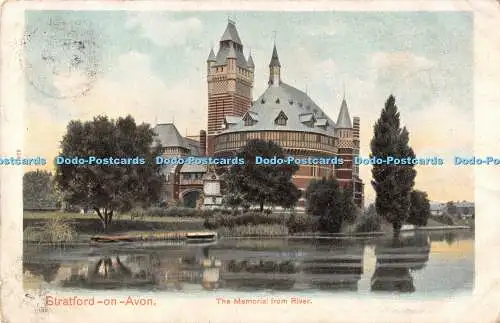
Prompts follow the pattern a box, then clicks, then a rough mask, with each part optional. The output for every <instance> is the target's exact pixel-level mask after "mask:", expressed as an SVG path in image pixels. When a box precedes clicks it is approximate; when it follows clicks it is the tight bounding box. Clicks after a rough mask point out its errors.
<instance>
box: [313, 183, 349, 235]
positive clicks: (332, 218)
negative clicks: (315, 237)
mask: <svg viewBox="0 0 500 323" xmlns="http://www.w3.org/2000/svg"><path fill="white" fill-rule="evenodd" d="M305 197H306V200H307V208H306V210H307V213H309V214H312V215H314V216H319V230H320V231H322V232H329V233H337V232H340V230H341V229H342V225H343V224H344V222H347V223H353V222H354V221H355V219H356V207H355V204H354V201H353V198H352V190H349V189H347V190H343V189H342V188H341V187H340V185H339V183H338V181H337V180H336V179H335V178H333V177H330V178H322V179H320V180H313V181H311V183H310V184H309V186H308V187H307V190H306V193H305Z"/></svg>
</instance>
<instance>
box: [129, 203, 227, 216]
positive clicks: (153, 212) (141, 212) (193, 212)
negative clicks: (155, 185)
mask: <svg viewBox="0 0 500 323" xmlns="http://www.w3.org/2000/svg"><path fill="white" fill-rule="evenodd" d="M215 212H221V213H224V214H230V213H231V212H232V211H231V210H208V209H207V210H200V209H193V208H189V207H178V206H172V207H168V208H162V207H150V208H147V209H142V208H136V209H133V210H132V211H131V212H130V215H131V217H132V218H137V217H139V218H144V217H178V218H206V217H210V216H212V215H213V214H214V213H215Z"/></svg>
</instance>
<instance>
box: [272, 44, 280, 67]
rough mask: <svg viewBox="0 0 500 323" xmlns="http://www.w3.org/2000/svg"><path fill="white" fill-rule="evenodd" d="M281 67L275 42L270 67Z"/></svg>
mask: <svg viewBox="0 0 500 323" xmlns="http://www.w3.org/2000/svg"><path fill="white" fill-rule="evenodd" d="M275 66H277V67H281V64H280V59H279V57H278V50H277V49H276V44H274V48H273V55H272V56H271V62H270V63H269V67H275Z"/></svg>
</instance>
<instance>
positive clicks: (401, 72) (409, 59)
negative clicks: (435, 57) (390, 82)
mask: <svg viewBox="0 0 500 323" xmlns="http://www.w3.org/2000/svg"><path fill="white" fill-rule="evenodd" d="M435 66H436V63H435V62H433V61H431V60H429V59H428V58H426V57H423V56H418V55H415V54H413V53H411V52H377V53H375V54H373V55H372V57H371V67H372V69H374V70H375V71H376V73H377V76H378V78H379V79H385V78H388V77H391V78H394V77H396V78H397V80H405V79H408V78H411V77H414V76H415V75H417V74H418V73H419V72H423V71H429V70H431V69H432V68H434V67H435ZM397 80H395V81H397Z"/></svg>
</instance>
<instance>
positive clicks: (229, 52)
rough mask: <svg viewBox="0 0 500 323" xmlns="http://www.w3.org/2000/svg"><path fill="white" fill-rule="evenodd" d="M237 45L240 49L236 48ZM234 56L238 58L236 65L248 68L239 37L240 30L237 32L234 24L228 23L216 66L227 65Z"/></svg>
mask: <svg viewBox="0 0 500 323" xmlns="http://www.w3.org/2000/svg"><path fill="white" fill-rule="evenodd" d="M227 42H229V43H227ZM235 44H238V45H239V48H238V47H236V46H238V45H235ZM228 45H229V47H228ZM233 51H234V53H233ZM233 55H234V56H235V57H236V65H237V66H238V67H242V68H247V67H248V63H247V60H246V58H245V55H244V54H243V44H242V42H241V39H240V36H239V35H238V30H236V26H235V24H234V22H232V21H229V22H228V23H227V27H226V30H225V31H224V34H223V35H222V37H221V39H220V44H219V51H218V52H217V55H216V57H215V66H221V65H226V64H227V58H228V57H231V56H233Z"/></svg>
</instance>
